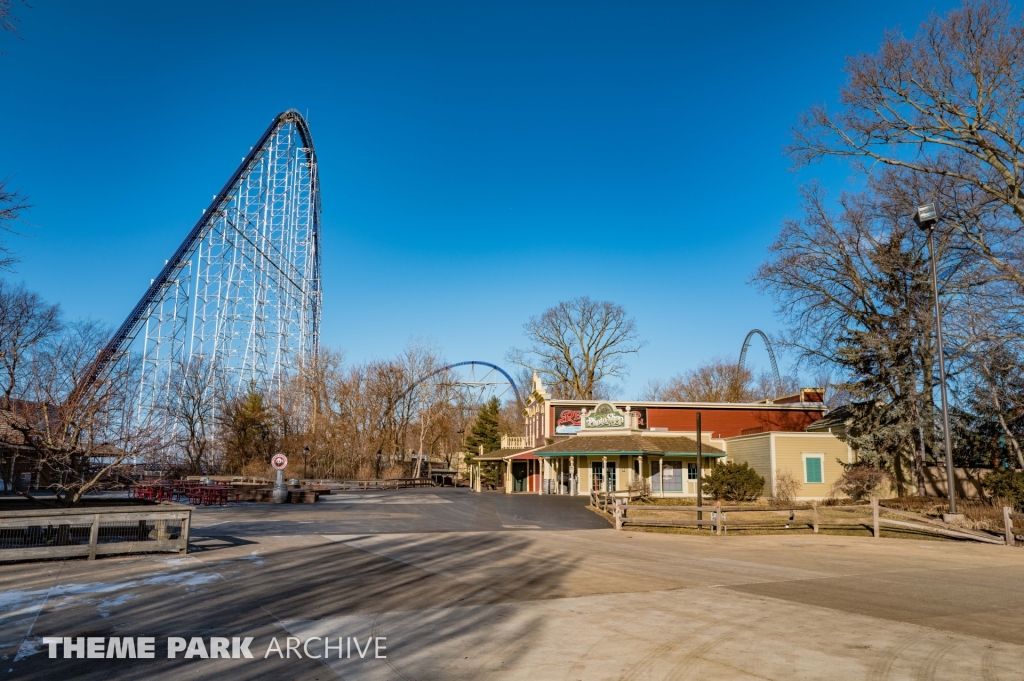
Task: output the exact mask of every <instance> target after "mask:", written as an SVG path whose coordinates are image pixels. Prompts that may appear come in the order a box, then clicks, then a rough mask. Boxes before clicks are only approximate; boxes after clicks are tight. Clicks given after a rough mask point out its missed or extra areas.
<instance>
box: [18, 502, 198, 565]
mask: <svg viewBox="0 0 1024 681" xmlns="http://www.w3.org/2000/svg"><path fill="white" fill-rule="evenodd" d="M192 510H193V507H192V506H185V505H183V504H154V505H146V506H100V507H85V508H60V509H30V510H23V511H4V512H0V562H5V561H19V560H41V559H47V558H71V557H75V556H86V557H87V558H88V559H89V560H94V559H95V558H96V556H104V555H110V554H117V553H121V554H124V553H150V552H166V551H170V552H175V553H180V554H186V553H188V531H189V523H190V521H191V518H192Z"/></svg>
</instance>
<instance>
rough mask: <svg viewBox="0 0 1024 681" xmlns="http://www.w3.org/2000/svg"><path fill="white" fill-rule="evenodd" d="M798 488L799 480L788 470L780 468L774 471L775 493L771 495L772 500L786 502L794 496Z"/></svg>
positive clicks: (777, 502) (779, 502)
mask: <svg viewBox="0 0 1024 681" xmlns="http://www.w3.org/2000/svg"><path fill="white" fill-rule="evenodd" d="M799 489H800V481H799V480H797V479H796V476H794V475H793V473H792V472H790V471H784V470H782V469H781V468H779V469H777V470H776V471H775V494H773V495H772V502H773V503H776V504H788V503H790V502H791V501H793V498H794V497H796V493H797V491H798V490H799Z"/></svg>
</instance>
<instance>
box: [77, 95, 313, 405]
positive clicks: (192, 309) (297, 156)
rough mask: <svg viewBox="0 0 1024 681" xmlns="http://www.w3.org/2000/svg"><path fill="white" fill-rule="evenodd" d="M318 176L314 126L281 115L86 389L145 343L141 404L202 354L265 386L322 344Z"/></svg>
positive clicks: (154, 398)
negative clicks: (179, 369)
mask: <svg viewBox="0 0 1024 681" xmlns="http://www.w3.org/2000/svg"><path fill="white" fill-rule="evenodd" d="M320 311H321V290H320V186H319V177H318V172H317V162H316V152H315V150H314V148H313V138H312V135H311V134H310V131H309V126H308V125H307V124H306V121H305V120H304V119H303V117H302V116H301V115H300V114H299V112H298V111H295V110H294V109H291V110H289V111H286V112H284V113H282V114H280V115H278V116H277V117H276V118H274V120H273V121H272V122H271V124H270V126H269V127H268V128H267V129H266V131H265V132H264V133H263V134H262V135H261V136H260V138H259V140H258V141H257V142H256V144H255V145H254V146H253V147H251V148H250V150H249V153H248V154H247V155H246V156H245V157H244V158H243V159H242V162H241V164H239V166H238V168H237V169H236V170H235V172H234V173H233V174H232V175H231V177H230V179H228V181H227V182H226V183H225V184H224V186H223V188H222V189H221V190H220V191H219V192H218V193H217V194H216V195H215V196H214V197H213V200H212V201H211V203H210V205H209V207H208V208H207V209H206V210H204V211H203V216H202V217H201V218H200V219H199V221H198V222H197V223H196V224H195V225H194V226H193V227H192V229H191V230H190V231H189V233H188V235H187V236H186V237H185V239H184V240H183V241H182V242H181V245H179V246H178V248H177V250H175V252H174V253H173V255H171V257H170V258H169V259H168V260H167V261H165V264H164V266H163V268H162V269H161V270H160V273H159V274H158V275H157V276H156V278H155V279H153V280H152V281H151V283H150V285H149V288H148V289H146V292H145V293H144V294H143V295H142V298H141V299H140V300H139V302H138V303H137V304H136V305H135V307H134V308H133V309H132V311H131V313H130V314H129V315H128V317H127V318H126V319H125V320H124V322H123V323H122V324H121V326H120V327H119V328H118V329H117V331H116V332H115V333H114V335H113V336H112V337H111V339H110V341H109V342H108V343H107V345H106V347H104V349H103V350H102V351H101V352H100V354H99V356H98V357H97V360H96V363H95V365H94V367H93V370H92V371H90V372H89V374H88V375H87V376H86V378H85V380H84V381H83V382H82V383H81V384H79V386H78V388H77V389H78V390H84V389H88V388H89V386H90V385H91V384H92V383H93V382H95V381H96V380H98V379H100V378H101V377H102V376H103V373H104V371H105V370H106V368H107V367H108V366H109V365H110V363H111V362H116V361H117V360H118V358H119V357H122V356H124V355H125V354H126V353H139V354H140V355H141V359H142V369H141V372H142V375H141V379H140V386H139V398H138V399H139V408H140V409H141V410H151V409H152V408H153V407H155V406H158V405H159V404H162V402H161V401H162V400H165V399H166V397H167V394H168V391H169V389H170V386H171V382H172V381H173V380H174V376H175V373H176V369H177V368H178V367H182V366H184V365H186V364H187V363H188V362H190V361H192V360H193V359H194V358H197V357H202V358H203V360H204V361H205V362H207V363H208V364H209V365H210V366H215V367H218V368H219V369H220V370H222V371H224V373H225V376H227V377H228V379H229V383H230V384H232V387H234V388H240V387H244V386H245V385H247V384H249V383H250V382H255V383H256V384H258V385H260V386H264V387H269V386H270V385H272V384H274V383H275V382H278V381H280V379H281V378H282V377H283V375H284V374H285V373H287V372H289V371H291V370H294V369H298V368H299V367H301V366H303V364H304V363H305V362H306V361H307V360H308V359H310V358H312V357H314V356H315V355H316V354H317V351H318V348H319V336H320Z"/></svg>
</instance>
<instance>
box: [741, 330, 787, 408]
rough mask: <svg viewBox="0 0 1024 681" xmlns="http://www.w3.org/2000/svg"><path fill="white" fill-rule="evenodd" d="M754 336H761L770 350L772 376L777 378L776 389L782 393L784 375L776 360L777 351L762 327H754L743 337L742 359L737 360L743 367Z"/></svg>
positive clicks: (765, 346) (766, 347)
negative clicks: (773, 348)
mask: <svg viewBox="0 0 1024 681" xmlns="http://www.w3.org/2000/svg"><path fill="white" fill-rule="evenodd" d="M754 336H760V337H761V340H763V341H764V348H765V350H767V351H768V359H769V360H770V361H771V364H772V376H773V377H774V378H775V390H776V391H778V393H779V394H780V395H781V394H782V376H780V375H779V364H778V362H776V361H775V351H774V350H772V344H771V343H770V342H769V341H768V336H766V335H765V333H764V331H762V330H761V329H753V330H751V331H750V333H748V334H747V337H746V338H744V339H743V347H742V348H740V361H739V362H737V364H738V365H739V367H740V368H741V369H742V368H743V363H744V362H745V361H746V359H747V349H748V348H749V347H750V339H751V338H753V337H754Z"/></svg>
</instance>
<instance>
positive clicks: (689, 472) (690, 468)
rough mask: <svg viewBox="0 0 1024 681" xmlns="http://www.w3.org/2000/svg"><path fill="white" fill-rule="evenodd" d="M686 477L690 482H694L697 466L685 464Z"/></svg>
mask: <svg viewBox="0 0 1024 681" xmlns="http://www.w3.org/2000/svg"><path fill="white" fill-rule="evenodd" d="M686 477H687V478H689V479H690V480H696V479H697V464H695V463H688V464H686Z"/></svg>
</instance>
